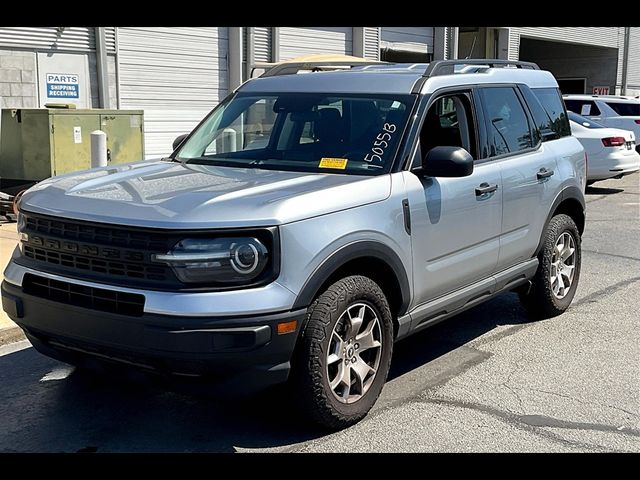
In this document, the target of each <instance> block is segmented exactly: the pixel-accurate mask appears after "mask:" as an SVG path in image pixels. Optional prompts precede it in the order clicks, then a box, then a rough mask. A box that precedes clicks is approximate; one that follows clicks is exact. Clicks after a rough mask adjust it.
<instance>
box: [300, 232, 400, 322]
mask: <svg viewBox="0 0 640 480" xmlns="http://www.w3.org/2000/svg"><path fill="white" fill-rule="evenodd" d="M349 275H364V276H367V277H369V278H371V279H372V280H373V281H375V282H376V283H378V285H380V288H382V291H383V292H384V293H385V296H386V297H387V300H388V301H389V306H390V308H391V313H392V314H393V316H394V319H395V318H397V317H398V316H400V315H403V314H404V313H406V311H407V308H408V306H409V301H410V295H411V293H410V287H409V279H408V276H407V273H406V270H405V268H404V265H403V263H402V260H401V259H400V257H399V256H398V255H397V254H396V253H395V252H394V251H393V250H392V249H391V248H390V247H389V246H387V245H384V244H382V243H380V242H375V241H358V242H354V243H350V244H348V245H345V246H344V247H342V248H340V249H338V250H336V251H335V252H334V253H332V254H331V255H330V256H329V257H327V258H326V259H325V260H324V261H323V262H322V263H321V264H320V265H319V266H318V267H317V268H316V269H315V271H314V272H313V273H312V274H311V276H310V277H309V278H308V279H307V281H306V282H305V284H304V286H303V287H302V289H301V290H300V293H299V294H298V297H297V298H296V301H295V303H294V305H293V309H294V310H295V309H299V308H305V307H308V306H309V305H310V304H311V303H312V302H313V299H314V298H315V297H316V296H317V295H318V294H319V293H320V292H322V291H323V290H324V289H326V288H327V287H328V286H329V285H331V284H332V283H334V282H335V281H337V280H339V279H340V278H343V277H346V276H349Z"/></svg>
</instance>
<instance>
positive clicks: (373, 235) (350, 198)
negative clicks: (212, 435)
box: [2, 60, 586, 428]
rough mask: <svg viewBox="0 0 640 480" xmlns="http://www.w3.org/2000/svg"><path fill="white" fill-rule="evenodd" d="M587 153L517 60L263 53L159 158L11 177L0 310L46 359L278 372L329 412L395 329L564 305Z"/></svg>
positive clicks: (385, 351) (312, 408)
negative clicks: (494, 300) (408, 60)
mask: <svg viewBox="0 0 640 480" xmlns="http://www.w3.org/2000/svg"><path fill="white" fill-rule="evenodd" d="M177 140H178V139H177ZM585 160H586V159H585V155H584V152H583V149H582V147H581V145H580V143H579V142H578V140H577V139H575V138H574V137H572V136H571V134H570V130H569V123H568V120H567V114H566V111H565V108H564V105H563V102H562V99H561V97H560V93H559V90H558V85H557V83H556V81H555V79H554V77H553V76H552V75H551V74H550V73H549V72H545V71H541V70H539V69H538V67H537V66H536V65H535V64H530V63H524V62H512V61H504V60H503V61H500V60H458V61H434V62H432V63H430V64H428V65H369V66H358V67H354V68H351V69H347V70H346V71H324V72H313V73H306V74H297V75H296V74H290V75H278V74H277V72H273V71H271V72H268V73H267V74H265V75H263V76H262V77H261V78H258V79H253V80H250V81H248V82H246V83H244V84H243V85H242V86H241V87H239V88H238V89H236V91H234V92H233V93H232V94H231V95H229V96H228V97H227V98H226V99H225V100H224V101H223V102H222V103H221V104H220V105H218V106H217V107H216V108H215V109H214V110H213V111H212V112H211V113H210V114H209V115H208V116H207V117H206V118H205V119H204V120H203V121H202V122H201V123H200V125H199V126H198V127H197V128H196V129H195V130H194V131H193V132H191V133H190V134H189V135H188V136H187V137H186V138H185V139H180V141H178V142H177V144H176V148H175V151H174V152H173V154H172V155H171V156H170V157H169V158H166V159H162V160H154V161H142V162H137V163H131V164H127V165H118V166H107V167H105V168H97V169H92V170H87V171H82V172H76V173H72V174H67V175H61V176H58V177H55V178H51V179H48V180H46V181H43V182H40V183H39V184H37V185H35V186H33V187H32V188H30V189H29V190H28V191H27V192H26V193H24V195H23V196H22V197H21V199H20V201H19V204H18V205H17V207H18V209H19V218H18V231H19V237H20V242H19V246H18V248H16V250H15V252H14V254H13V256H12V259H11V261H10V263H9V265H8V266H7V268H6V270H5V281H4V282H3V284H2V301H3V308H4V310H5V311H6V312H7V313H8V314H9V316H10V317H11V318H12V319H13V320H14V321H15V322H16V323H17V324H18V325H19V326H20V327H22V329H23V330H24V332H25V334H26V335H27V337H28V339H29V340H30V341H31V343H32V344H33V346H34V347H35V348H36V349H37V350H38V351H40V352H42V353H44V354H46V355H49V356H51V357H54V358H57V359H60V360H62V361H64V362H68V363H71V364H75V365H83V364H85V362H86V361H87V359H91V358H93V359H95V358H98V359H101V361H105V362H110V361H111V362H120V363H125V364H129V365H134V366H137V367H141V368H146V369H148V370H153V371H157V372H163V373H165V374H170V375H188V376H202V377H206V378H211V377H213V378H215V379H217V382H219V383H217V384H218V385H225V386H227V387H225V388H230V387H239V388H245V389H255V388H259V387H264V386H267V385H272V384H276V383H280V382H285V381H290V382H291V387H292V388H294V389H295V392H296V403H297V404H299V406H300V407H301V408H302V409H303V410H304V411H306V412H307V413H308V415H309V416H311V417H312V418H313V419H315V420H316V421H318V422H320V423H321V424H323V425H326V426H328V427H331V428H341V427H345V426H347V425H350V424H353V423H355V422H357V421H358V420H360V419H361V418H363V417H364V416H365V415H366V414H367V412H368V411H369V409H370V408H371V407H372V405H373V404H374V402H375V401H376V399H377V398H378V396H379V394H380V391H381V390H382V387H383V384H384V382H385V380H386V377H387V372H388V371H389V365H390V362H391V354H392V350H393V344H394V342H395V341H397V340H399V339H401V338H403V337H406V336H407V335H410V334H412V333H415V332H418V331H421V330H422V329H424V328H426V327H428V326H429V325H433V324H434V323H436V322H439V321H441V320H443V319H445V318H447V317H450V316H452V315H456V314H457V313H459V312H461V311H463V310H465V309H467V308H469V307H472V306H474V305H477V304H479V303H480V302H483V301H485V300H487V299H489V298H491V297H493V296H495V295H498V294H500V293H501V292H506V291H511V290H517V291H518V292H519V295H520V298H521V299H522V301H523V302H524V305H525V306H526V307H527V308H528V309H529V311H530V312H531V314H532V315H533V316H535V317H538V318H540V317H551V316H555V315H558V314H560V313H562V312H563V311H565V310H566V309H567V307H568V306H569V304H570V303H571V301H572V299H573V297H574V294H575V292H576V286H577V284H578V279H579V277H580V261H581V251H580V241H581V234H582V231H583V229H584V224H585V202H584V196H583V192H584V188H585V181H586V177H585Z"/></svg>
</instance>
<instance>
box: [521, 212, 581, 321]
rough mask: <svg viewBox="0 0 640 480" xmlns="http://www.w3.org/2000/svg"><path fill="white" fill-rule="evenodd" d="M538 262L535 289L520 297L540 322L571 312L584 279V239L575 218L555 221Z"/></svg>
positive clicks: (550, 225)
mask: <svg viewBox="0 0 640 480" xmlns="http://www.w3.org/2000/svg"><path fill="white" fill-rule="evenodd" d="M538 260H539V265H538V270H537V271H536V274H535V276H534V277H533V279H532V285H531V289H530V291H529V293H528V294H525V293H520V300H521V301H522V303H523V305H524V306H525V307H526V308H527V310H528V311H529V312H530V313H531V314H532V315H533V316H534V317H536V318H549V317H555V316H556V315H560V314H561V313H563V312H564V311H565V310H566V309H567V308H569V305H570V304H571V301H572V300H573V297H574V295H575V294H576V288H577V286H578V280H579V278H580V266H581V262H582V250H581V238H580V232H579V231H578V227H577V226H576V224H575V222H574V221H573V219H572V218H571V217H569V216H568V215H564V214H560V215H556V216H555V217H553V218H552V219H551V221H550V222H549V225H547V229H546V232H545V238H544V243H543V244H542V249H541V251H540V254H539V255H538Z"/></svg>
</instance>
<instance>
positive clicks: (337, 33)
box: [280, 27, 353, 60]
mask: <svg viewBox="0 0 640 480" xmlns="http://www.w3.org/2000/svg"><path fill="white" fill-rule="evenodd" d="M352 52H353V29H352V28H351V27H309V28H293V27H281V28H280V60H288V59H290V58H293V57H299V56H300V55H310V54H312V53H340V54H343V55H351V53H352Z"/></svg>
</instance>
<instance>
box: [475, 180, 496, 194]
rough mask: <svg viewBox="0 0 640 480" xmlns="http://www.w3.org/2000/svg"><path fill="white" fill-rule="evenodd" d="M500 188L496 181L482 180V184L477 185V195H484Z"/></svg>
mask: <svg viewBox="0 0 640 480" xmlns="http://www.w3.org/2000/svg"><path fill="white" fill-rule="evenodd" d="M497 189H498V185H497V184H495V183H492V184H489V183H487V182H482V183H481V184H480V185H478V186H477V187H476V196H478V197H479V196H480V195H484V194H485V193H491V192H495V191H496V190H497Z"/></svg>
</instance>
